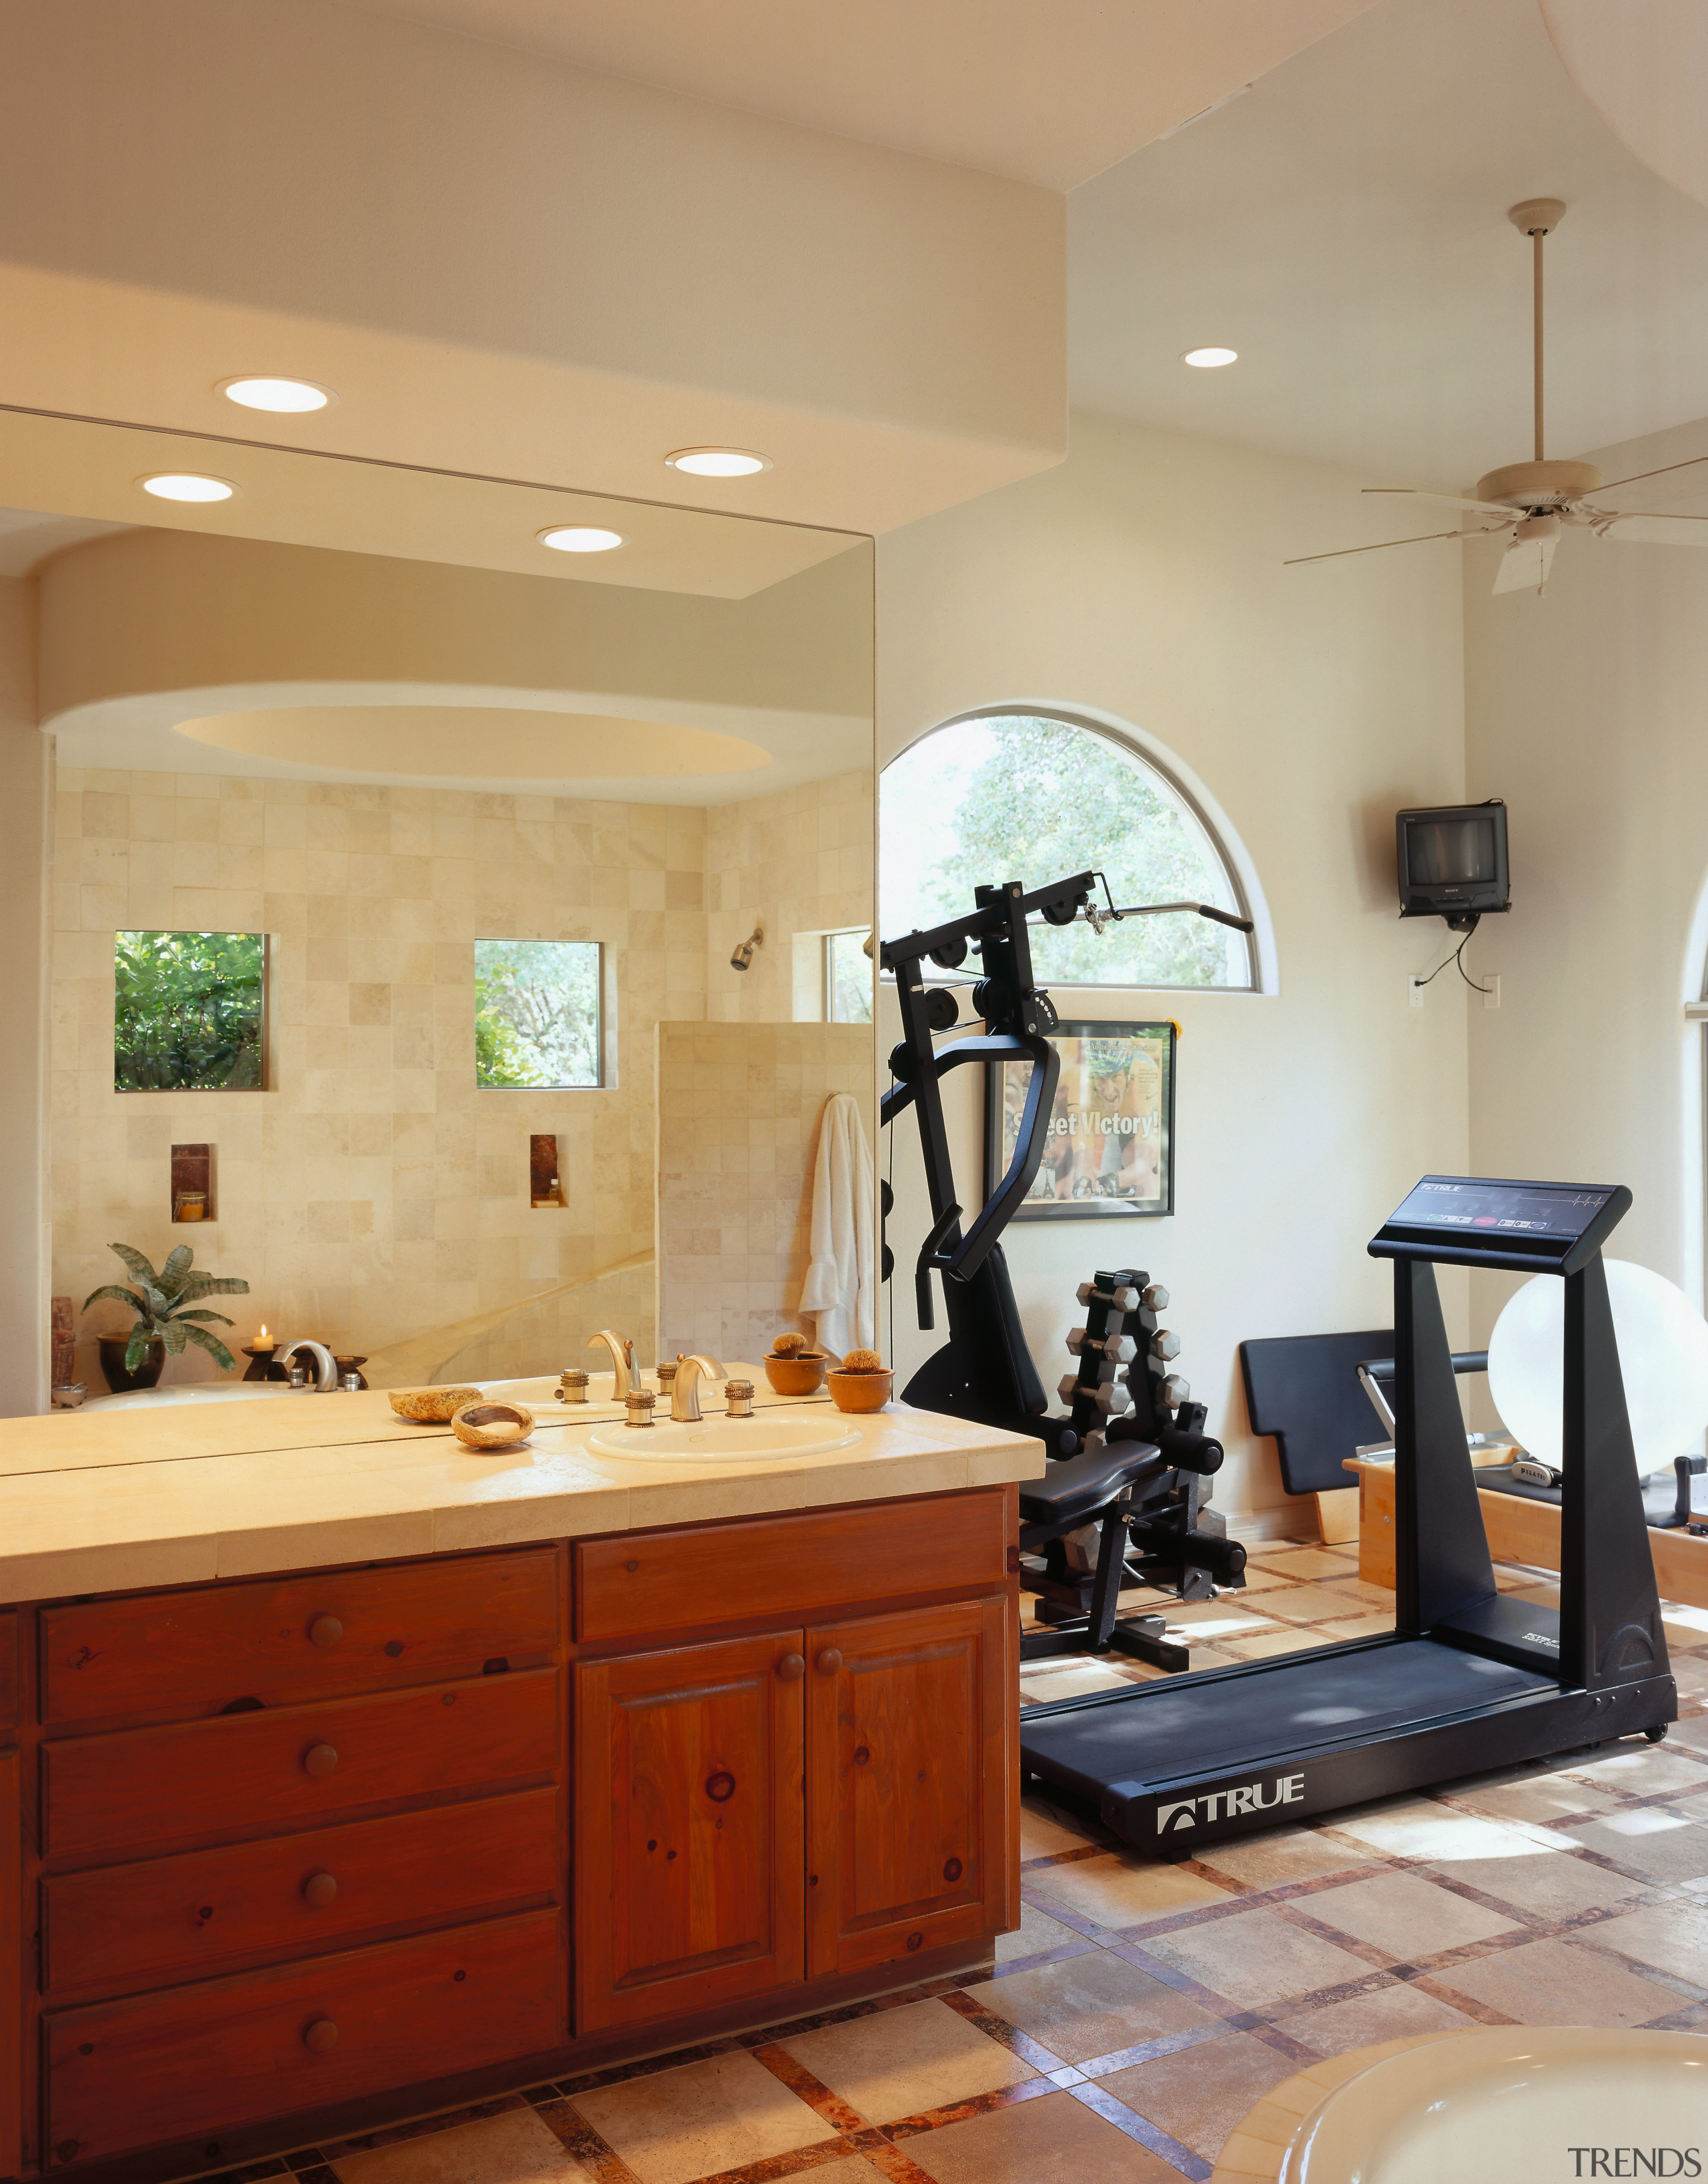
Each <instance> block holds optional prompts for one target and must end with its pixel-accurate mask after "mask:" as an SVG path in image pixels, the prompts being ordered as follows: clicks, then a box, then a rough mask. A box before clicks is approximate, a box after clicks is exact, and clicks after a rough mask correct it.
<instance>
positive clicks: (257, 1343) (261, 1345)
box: [254, 1328, 279, 1350]
mask: <svg viewBox="0 0 1708 2184" xmlns="http://www.w3.org/2000/svg"><path fill="white" fill-rule="evenodd" d="M278 1346H279V1343H278V1338H277V1336H276V1335H270V1334H268V1332H267V1330H266V1329H265V1328H263V1329H261V1332H260V1333H259V1334H258V1335H257V1336H256V1337H255V1340H254V1347H255V1348H256V1349H257V1350H276V1349H277V1348H278Z"/></svg>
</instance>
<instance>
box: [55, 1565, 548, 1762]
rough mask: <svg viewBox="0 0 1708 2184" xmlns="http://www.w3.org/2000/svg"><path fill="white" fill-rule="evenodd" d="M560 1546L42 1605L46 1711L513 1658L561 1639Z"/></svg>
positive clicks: (115, 1710) (315, 1688) (214, 1697)
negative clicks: (326, 1575)
mask: <svg viewBox="0 0 1708 2184" xmlns="http://www.w3.org/2000/svg"><path fill="white" fill-rule="evenodd" d="M558 1567H559V1566H558V1558H557V1556H556V1554H555V1553H554V1552H553V1551H552V1550H551V1549H549V1548H547V1549H544V1550H542V1551H537V1552H526V1553H521V1554H508V1555H477V1556H470V1557H468V1558H466V1559H465V1560H461V1561H459V1560H456V1559H454V1558H448V1559H446V1560H444V1561H436V1562H431V1563H398V1564H395V1565H394V1566H392V1567H391V1568H385V1569H356V1570H344V1571H342V1572H335V1573H334V1574H332V1575H331V1576H329V1577H289V1578H283V1579H277V1580H273V1579H269V1580H265V1581H264V1582H262V1583H260V1584H258V1585H209V1586H208V1587H206V1588H205V1589H203V1590H201V1591H192V1592H154V1593H141V1594H136V1595H133V1596H131V1597H129V1598H123V1599H118V1600H103V1601H93V1602H87V1603H86V1604H84V1603H80V1604H78V1605H75V1606H72V1607H49V1608H44V1609H43V1610H42V1719H43V1721H44V1722H47V1723H53V1724H63V1723H67V1722H78V1721H95V1720H101V1719H117V1718H120V1717H122V1716H124V1715H126V1714H187V1715H198V1714H209V1713H220V1712H221V1711H222V1710H223V1709H225V1708H227V1707H230V1706H232V1705H234V1704H236V1703H239V1702H242V1701H245V1700H255V1701H259V1703H260V1704H261V1705H263V1706H284V1705H288V1704H290V1703H291V1702H293V1701H296V1700H300V1699H312V1698H319V1697H336V1696H337V1695H339V1694H341V1693H343V1692H347V1691H388V1690H392V1689H395V1688H397V1687H398V1686H400V1685H409V1684H422V1683H437V1682H442V1681H443V1680H445V1679H446V1678H448V1677H451V1676H463V1675H475V1674H479V1672H480V1670H481V1669H482V1668H483V1667H484V1666H485V1665H486V1663H487V1662H488V1661H490V1660H493V1659H498V1658H503V1659H505V1660H507V1661H508V1662H509V1664H510V1666H511V1667H512V1668H516V1667H519V1666H522V1665H525V1664H531V1663H537V1662H538V1661H540V1660H542V1659H543V1658H545V1657H546V1656H547V1655H548V1653H549V1652H550V1650H551V1648H552V1647H553V1646H554V1645H555V1644H556V1643H557V1640H558V1634H559V1614H558V1585H559V1580H558Z"/></svg>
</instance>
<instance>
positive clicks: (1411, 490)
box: [1361, 485, 1522, 522]
mask: <svg viewBox="0 0 1708 2184" xmlns="http://www.w3.org/2000/svg"><path fill="white" fill-rule="evenodd" d="M1361 490H1362V491H1363V492H1365V493H1403V494H1405V497H1406V498H1407V499H1410V500H1433V501H1438V502H1439V503H1440V504H1441V506H1442V507H1444V508H1474V509H1476V510H1477V512H1478V513H1479V514H1480V515H1504V516H1506V517H1508V518H1509V519H1510V521H1515V522H1516V521H1517V518H1518V517H1519V515H1521V514H1522V510H1519V509H1516V508H1508V507H1506V506H1505V504H1503V503H1502V502H1500V501H1498V500H1466V499H1464V498H1463V497H1462V496H1461V495H1460V494H1459V493H1426V492H1425V491H1424V490H1423V488H1422V487H1421V486H1416V485H1367V486H1365V487H1362V488H1361Z"/></svg>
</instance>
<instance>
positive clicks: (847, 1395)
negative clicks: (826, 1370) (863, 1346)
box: [830, 1365, 895, 1411]
mask: <svg viewBox="0 0 1708 2184" xmlns="http://www.w3.org/2000/svg"><path fill="white" fill-rule="evenodd" d="M830 1385H831V1401H832V1402H833V1403H834V1404H835V1405H836V1407H837V1409H838V1410H839V1411H881V1410H882V1408H883V1407H884V1405H885V1404H886V1403H887V1401H889V1391H890V1390H891V1389H892V1388H893V1386H894V1385H895V1374H894V1373H893V1371H892V1370H891V1368H889V1367H888V1366H887V1365H886V1366H885V1368H884V1369H883V1370H882V1373H832V1374H831V1376H830Z"/></svg>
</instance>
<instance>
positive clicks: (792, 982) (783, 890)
mask: <svg viewBox="0 0 1708 2184" xmlns="http://www.w3.org/2000/svg"><path fill="white" fill-rule="evenodd" d="M873 817H874V806H873V803H872V777H871V774H869V773H839V774H833V775H832V777H830V778H829V779H828V780H826V781H811V782H808V783H805V784H804V786H803V787H801V788H785V789H780V790H779V791H778V792H777V794H776V795H774V796H755V797H751V798H749V799H748V801H747V802H745V803H743V804H725V805H717V806H715V807H714V808H713V809H712V810H711V811H708V812H707V814H706V910H707V913H708V923H707V929H706V1011H705V1013H706V1014H707V1016H709V1017H711V1018H712V1019H713V1020H714V1021H715V1022H722V1023H787V1022H791V1021H794V1022H801V1021H806V1020H809V1019H811V1018H812V1017H815V1016H817V1015H818V1013H819V1011H820V1006H821V1004H820V1001H819V999H818V989H817V983H816V968H815V967H816V964H817V962H818V961H819V951H818V950H817V949H816V948H815V947H814V945H813V944H812V942H811V941H810V940H807V941H804V944H803V946H802V948H801V949H800V950H799V951H797V949H796V945H795V936H796V935H797V934H801V935H817V934H819V933H828V932H835V931H841V930H846V929H848V928H854V927H858V928H860V930H861V931H862V932H864V931H865V930H866V929H867V928H870V926H871V917H872V900H873V895H874V892H875V889H876V877H875V874H874V871H873V857H874V855H875V835H874V831H873ZM755 924H762V925H763V926H764V927H765V945H764V946H763V947H762V948H758V949H755V950H754V960H753V963H752V966H751V967H750V968H749V969H748V970H746V971H741V972H737V971H732V969H731V968H730V952H731V950H732V949H733V948H734V947H735V945H736V944H737V941H741V940H745V939H747V937H748V934H749V933H751V932H752V931H753V929H754V926H755ZM797 954H799V958H800V960H799V961H797Z"/></svg>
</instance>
